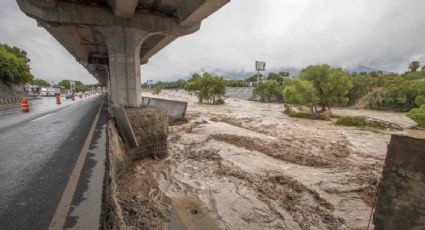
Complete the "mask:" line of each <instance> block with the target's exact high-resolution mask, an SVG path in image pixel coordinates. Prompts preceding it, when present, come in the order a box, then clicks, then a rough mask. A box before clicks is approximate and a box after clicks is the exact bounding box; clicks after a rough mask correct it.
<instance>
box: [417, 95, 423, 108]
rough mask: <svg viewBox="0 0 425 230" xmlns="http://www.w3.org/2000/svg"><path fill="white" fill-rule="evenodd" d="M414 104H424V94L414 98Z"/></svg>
mask: <svg viewBox="0 0 425 230" xmlns="http://www.w3.org/2000/svg"><path fill="white" fill-rule="evenodd" d="M415 104H416V105H417V106H418V107H421V106H422V105H425V95H421V96H417V97H416V98H415Z"/></svg>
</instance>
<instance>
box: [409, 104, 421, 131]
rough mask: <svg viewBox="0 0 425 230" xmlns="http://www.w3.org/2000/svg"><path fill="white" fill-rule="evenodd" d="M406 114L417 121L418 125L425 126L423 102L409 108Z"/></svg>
mask: <svg viewBox="0 0 425 230" xmlns="http://www.w3.org/2000/svg"><path fill="white" fill-rule="evenodd" d="M407 116H408V117H409V118H410V119H412V120H414V121H415V122H416V123H418V126H419V127H425V104H423V105H421V107H419V108H414V109H412V110H410V112H409V113H408V114H407Z"/></svg>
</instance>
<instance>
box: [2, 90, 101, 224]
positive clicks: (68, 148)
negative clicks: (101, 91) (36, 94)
mask: <svg viewBox="0 0 425 230" xmlns="http://www.w3.org/2000/svg"><path fill="white" fill-rule="evenodd" d="M103 98H104V96H103V95H101V96H94V97H90V98H86V99H83V100H77V101H75V102H70V101H69V102H66V101H64V103H63V104H62V105H60V106H57V105H55V104H53V105H51V104H52V103H50V104H48V105H47V104H46V105H45V106H43V103H46V101H39V102H38V103H39V107H37V105H36V104H34V105H33V106H32V114H31V113H29V114H22V113H19V111H15V112H13V111H12V112H11V110H10V109H9V111H6V112H5V111H1V112H0V178H1V179H0V180H1V183H0V229H47V227H48V225H49V223H50V221H51V218H52V216H53V214H54V212H55V210H56V207H57V205H58V203H59V200H60V199H61V196H62V193H63V190H64V188H65V186H66V184H67V181H68V178H69V175H70V174H71V172H72V170H73V167H74V165H75V162H76V160H77V159H78V156H79V154H80V151H81V149H82V146H83V144H84V141H85V139H86V137H87V135H88V133H89V130H90V128H91V125H92V123H93V121H94V118H95V116H96V114H97V112H98V110H99V106H100V105H101V102H102V100H103ZM43 100H44V99H43ZM46 100H51V99H46ZM30 106H31V105H30ZM30 109H31V108H30Z"/></svg>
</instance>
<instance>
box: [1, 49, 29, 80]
mask: <svg viewBox="0 0 425 230" xmlns="http://www.w3.org/2000/svg"><path fill="white" fill-rule="evenodd" d="M15 48H16V47H15ZM8 49H10V50H11V51H9V50H8ZM16 49H18V48H16ZM16 49H13V48H10V47H9V48H6V47H5V45H3V44H2V45H0V79H1V80H3V81H5V82H7V83H10V84H21V83H27V82H31V81H32V79H33V76H32V74H31V72H30V67H29V65H28V60H27V59H26V58H24V56H23V55H22V54H21V53H19V52H18V51H17V50H16Z"/></svg>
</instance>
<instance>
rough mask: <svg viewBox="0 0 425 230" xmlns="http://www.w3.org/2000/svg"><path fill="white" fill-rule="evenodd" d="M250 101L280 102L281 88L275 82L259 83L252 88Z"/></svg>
mask: <svg viewBox="0 0 425 230" xmlns="http://www.w3.org/2000/svg"><path fill="white" fill-rule="evenodd" d="M252 99H254V100H259V101H261V102H272V101H282V91H281V87H280V85H279V83H278V82H277V81H275V80H268V81H263V82H260V83H258V84H257V85H256V86H255V87H254V91H253V92H252Z"/></svg>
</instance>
